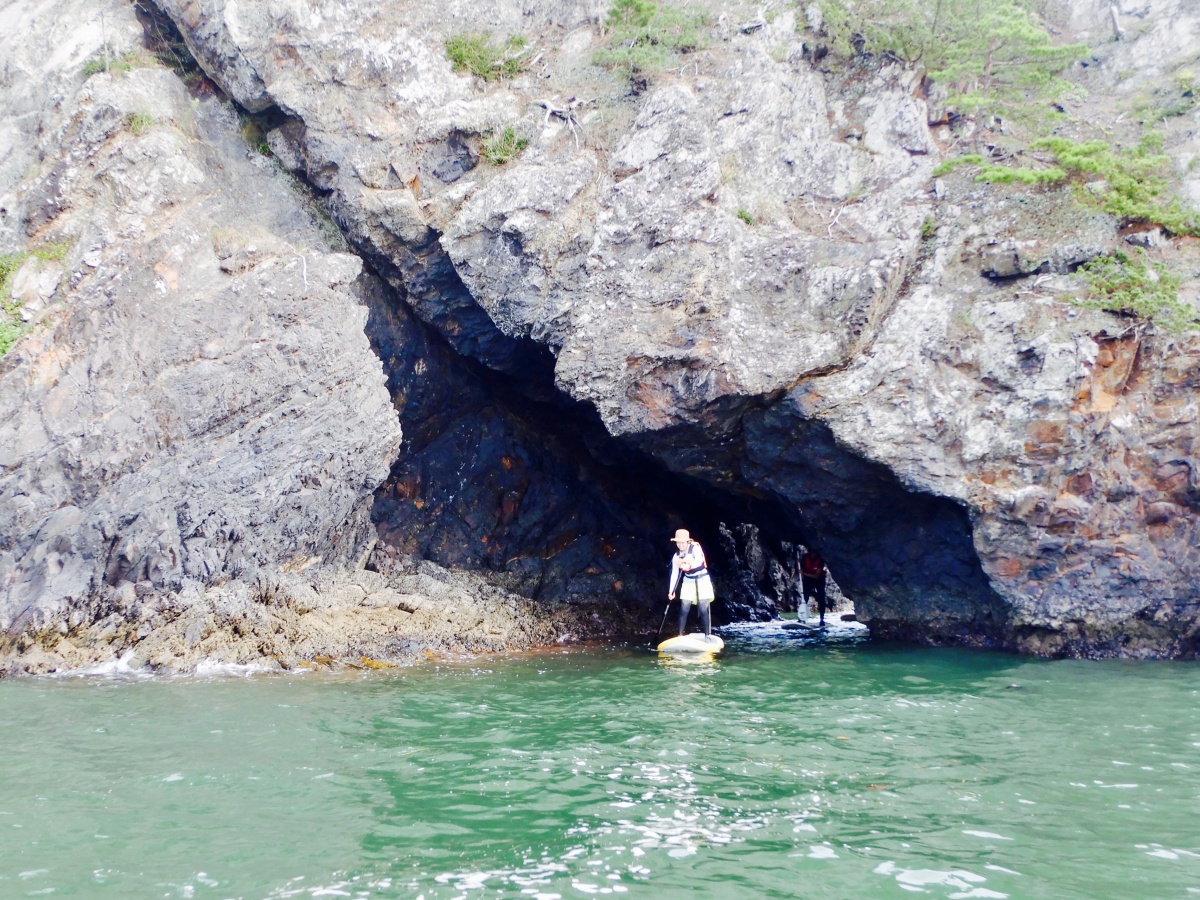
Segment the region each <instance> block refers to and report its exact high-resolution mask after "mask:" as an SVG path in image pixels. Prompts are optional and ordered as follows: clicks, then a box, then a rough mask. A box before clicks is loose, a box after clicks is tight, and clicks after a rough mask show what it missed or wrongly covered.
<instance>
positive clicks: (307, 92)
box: [164, 0, 1200, 655]
mask: <svg viewBox="0 0 1200 900" xmlns="http://www.w3.org/2000/svg"><path fill="white" fill-rule="evenodd" d="M1102 5H1103V4H1101V5H1097V8H1096V9H1092V8H1091V7H1087V8H1084V7H1085V6H1086V4H1076V5H1075V6H1077V7H1078V8H1075V6H1072V7H1070V8H1066V7H1064V9H1063V10H1061V11H1060V14H1061V16H1062V18H1063V21H1066V22H1069V23H1071V24H1072V27H1075V28H1078V29H1085V30H1086V28H1092V29H1093V30H1095V29H1097V28H1100V27H1101V24H1099V20H1098V19H1097V17H1098V16H1100V15H1101V13H1102V12H1106V11H1103V10H1100V8H1099V6H1102ZM164 7H165V9H166V10H167V11H168V12H169V13H170V14H171V15H172V17H173V18H174V19H175V21H176V22H177V23H178V24H179V25H180V27H181V28H182V30H183V32H184V34H185V35H186V36H187V38H188V40H189V42H190V44H191V46H192V47H193V49H194V50H195V51H196V54H197V56H198V58H199V59H200V60H201V62H202V63H203V64H204V65H205V67H206V68H207V69H208V70H209V71H210V73H211V74H212V75H213V77H214V78H216V79H217V80H218V81H219V82H220V83H221V84H222V85H223V86H225V87H226V88H227V89H228V90H229V92H230V93H231V95H232V96H233V97H234V98H235V99H236V100H238V102H240V103H241V104H243V105H244V106H245V107H246V108H248V109H266V108H269V107H277V108H278V109H280V110H282V111H283V113H285V114H286V115H287V116H288V117H290V122H289V123H288V125H286V126H285V127H284V128H282V129H280V130H279V131H277V132H276V133H274V134H273V135H272V138H271V141H272V146H273V147H278V148H279V150H278V152H279V153H280V157H281V159H283V160H284V162H285V164H287V165H290V166H291V167H293V168H294V169H296V170H297V171H298V172H300V173H301V174H303V175H304V177H306V178H307V179H309V180H310V181H311V182H312V183H314V184H316V185H318V186H319V187H320V188H321V189H322V190H325V191H328V192H329V202H330V205H331V208H332V209H333V210H334V211H335V215H336V217H337V219H338V221H339V223H341V224H342V225H343V226H344V228H345V230H346V233H347V234H348V235H349V236H350V239H351V241H352V243H353V244H354V245H355V246H356V247H357V248H359V249H360V251H362V252H363V253H364V254H366V255H367V256H368V258H370V259H372V260H373V261H374V262H375V264H376V265H377V267H378V268H379V270H380V271H381V272H382V273H383V274H384V276H385V277H386V278H387V279H388V281H389V282H391V284H392V285H393V287H394V288H396V289H397V290H399V291H402V292H405V293H406V295H407V296H408V297H409V302H410V303H411V305H412V308H413V309H414V310H415V311H416V313H417V315H418V316H420V317H421V318H422V319H423V320H424V321H426V322H428V323H430V324H431V325H433V326H434V327H435V328H437V329H438V330H439V331H440V332H441V333H442V334H443V335H444V336H445V337H446V339H447V341H448V342H449V343H450V344H451V345H452V346H453V347H455V349H457V350H458V351H460V352H462V353H465V354H466V355H468V356H471V357H473V358H475V359H476V360H478V361H479V362H480V363H482V364H483V365H485V366H488V367H491V368H493V369H495V370H497V371H499V372H504V373H507V374H508V375H510V376H512V377H514V378H515V379H516V380H518V381H520V380H524V381H526V382H527V384H529V385H538V384H543V385H544V378H545V364H546V360H545V358H544V357H538V355H537V354H536V353H533V352H531V351H530V349H529V345H530V344H531V343H534V344H537V345H539V346H541V347H543V348H545V349H546V350H548V351H549V353H550V354H551V355H552V365H553V379H554V383H555V385H556V386H557V387H558V388H559V389H560V390H561V391H562V392H563V393H564V394H566V395H567V396H569V397H570V398H572V399H574V400H577V401H583V402H585V403H587V404H589V405H590V406H591V407H593V408H594V409H595V410H596V412H597V413H598V415H599V418H600V421H601V422H602V423H603V425H604V426H605V428H606V429H607V431H608V433H609V434H611V435H613V436H615V437H617V438H619V439H620V440H621V441H622V442H623V443H624V444H625V445H626V446H629V447H633V448H636V449H638V450H640V451H642V452H644V453H646V454H649V455H650V456H652V457H654V458H657V459H658V460H659V461H660V464H661V465H662V466H663V467H664V468H665V469H667V470H669V471H670V472H672V473H674V474H676V475H678V476H679V477H681V478H682V479H684V480H683V482H682V483H684V484H688V485H691V486H693V487H694V489H695V490H696V491H698V492H704V491H710V492H711V493H712V494H713V495H714V496H724V497H729V498H737V497H740V498H743V499H747V500H753V501H754V502H756V503H759V504H760V509H770V510H771V514H770V516H769V518H770V519H771V521H772V526H771V528H772V529H773V533H775V534H777V535H782V536H787V537H790V538H795V539H804V540H807V541H809V542H812V543H815V544H817V545H819V546H821V547H822V548H823V549H824V550H825V551H826V555H827V557H828V559H829V561H830V565H831V568H832V569H833V572H834V574H835V576H836V577H838V578H839V580H840V581H841V582H842V583H843V584H844V585H845V586H846V588H847V592H848V593H850V594H851V595H852V596H854V599H855V600H856V601H857V602H858V603H859V608H860V611H861V613H862V615H863V618H864V619H865V620H867V621H869V622H871V623H872V624H873V626H874V627H875V629H876V631H877V633H885V634H896V635H902V636H905V637H911V638H917V639H921V640H928V641H935V642H942V641H944V642H959V643H982V644H994V645H1002V646H1010V647H1017V648H1022V649H1028V650H1032V651H1035V652H1041V653H1051V654H1075V653H1078V654H1087V655H1109V654H1133V655H1156V654H1168V655H1171V654H1190V653H1192V652H1194V647H1193V644H1192V638H1191V635H1192V634H1193V629H1194V625H1195V616H1194V611H1195V608H1196V606H1195V604H1196V600H1197V596H1196V588H1195V584H1196V575H1197V569H1198V567H1200V557H1198V555H1197V554H1198V551H1197V549H1196V547H1197V541H1196V537H1197V533H1196V528H1197V514H1196V513H1197V507H1196V496H1197V490H1198V482H1197V478H1198V475H1197V467H1198V463H1197V461H1196V457H1195V448H1194V446H1193V441H1194V439H1195V433H1196V415H1197V398H1196V379H1197V367H1198V365H1200V358H1198V356H1197V346H1196V343H1195V342H1194V340H1192V339H1173V338H1169V337H1165V336H1163V335H1161V334H1155V333H1154V331H1153V329H1150V330H1147V329H1145V328H1137V329H1131V328H1129V327H1128V325H1127V323H1124V322H1122V321H1120V320H1117V319H1114V318H1112V317H1109V316H1106V315H1104V314H1100V313H1093V312H1081V311H1079V310H1078V309H1076V308H1072V306H1071V305H1070V304H1069V302H1067V301H1069V299H1070V296H1071V292H1072V291H1073V290H1077V288H1076V287H1075V286H1074V284H1075V283H1074V282H1072V281H1071V280H1070V279H1069V278H1068V277H1067V276H1068V275H1069V273H1070V272H1071V271H1072V270H1073V268H1074V267H1075V266H1077V265H1079V264H1080V263H1081V262H1083V261H1086V260H1088V259H1091V258H1093V257H1094V256H1096V255H1097V254H1099V253H1102V252H1105V251H1106V250H1109V249H1111V248H1112V247H1113V246H1114V245H1115V244H1116V242H1117V241H1118V240H1119V236H1118V234H1117V231H1116V227H1115V225H1116V223H1115V222H1113V221H1112V220H1111V219H1109V218H1107V217H1105V216H1104V215H1102V214H1099V213H1085V212H1081V209H1080V207H1078V206H1077V205H1075V204H1073V203H1072V201H1071V198H1070V195H1069V193H1068V192H1066V191H1055V190H1042V191H1040V192H1025V193H1024V194H1022V193H1021V192H1020V191H1015V192H1012V193H1010V194H1008V195H1005V194H1003V193H1000V192H996V191H987V190H984V189H982V188H979V187H976V186H974V185H973V184H971V183H970V182H969V180H968V179H965V178H954V177H951V178H945V179H933V178H932V177H931V172H932V169H933V166H934V165H935V163H936V162H938V161H939V160H940V159H941V158H942V156H943V154H944V152H945V150H946V145H945V144H944V143H943V140H944V138H945V133H944V128H943V129H942V131H939V130H938V128H939V127H941V126H932V127H931V126H930V124H929V121H930V119H931V118H935V119H936V118H937V116H931V115H930V114H929V110H928V109H927V106H926V103H925V100H924V98H923V94H922V88H921V84H920V82H919V79H918V78H917V76H915V75H914V74H912V73H909V72H906V71H904V70H903V69H901V68H900V67H896V66H891V67H887V66H885V67H883V68H882V69H880V68H878V67H875V68H873V69H869V68H865V69H862V70H861V71H858V72H856V73H851V74H847V73H845V72H834V71H822V70H821V67H820V66H819V65H817V64H814V62H813V60H814V59H817V58H818V57H819V55H820V54H819V53H815V52H814V48H813V47H812V46H811V45H808V44H806V43H805V41H804V40H803V36H802V35H799V34H798V33H797V29H796V22H795V20H794V18H793V17H792V14H791V13H784V14H781V15H780V16H778V17H777V18H775V19H774V20H773V21H771V22H766V21H761V20H756V21H755V22H754V23H752V25H751V26H748V27H744V28H743V27H742V25H743V24H744V23H742V22H741V21H740V20H739V19H738V17H737V15H736V11H733V12H731V13H730V14H729V15H728V16H725V17H724V18H722V19H721V20H720V21H719V22H718V23H717V24H715V25H714V26H713V30H712V33H713V35H715V36H717V38H719V39H715V40H713V41H712V42H711V43H709V44H708V45H707V46H705V47H704V48H702V49H701V50H698V51H697V52H695V53H694V54H691V55H689V56H688V57H687V64H686V65H683V66H682V67H681V68H680V69H679V70H678V71H677V72H674V73H672V75H671V76H670V77H649V78H647V79H644V80H641V81H640V82H639V81H637V80H635V81H634V82H633V83H632V85H631V86H630V85H624V84H622V85H621V86H620V87H619V88H618V87H614V85H615V84H616V83H617V82H618V81H620V79H612V80H609V81H604V78H603V76H600V75H598V74H597V71H598V70H596V69H593V68H589V67H588V66H587V65H586V62H581V61H586V60H587V59H588V58H590V55H591V53H592V52H593V51H594V50H595V49H596V48H597V47H598V46H599V45H600V43H601V42H602V41H603V39H604V36H603V33H602V29H601V28H600V27H599V26H598V22H597V19H596V18H595V17H596V16H597V11H596V10H594V9H592V8H591V7H587V6H583V5H574V4H569V3H535V4H533V5H532V6H530V5H529V4H524V5H522V6H519V7H518V6H516V5H511V4H506V3H494V4H478V3H465V2H464V3H450V4H442V5H439V6H437V7H436V8H434V7H429V6H428V5H425V4H416V3H410V4H400V5H389V6H388V7H386V8H381V7H378V6H376V5H367V4H353V3H351V4H343V5H341V6H340V7H339V8H338V10H337V12H336V14H335V18H336V22H334V21H332V20H330V19H329V13H328V12H327V11H321V12H318V11H317V10H316V8H315V7H309V6H308V5H306V4H303V3H293V4H287V3H265V2H263V3H254V2H251V3H239V4H238V5H237V6H236V7H234V6H231V5H224V4H221V3H219V2H203V0H200V2H190V3H183V2H174V0H167V2H166V3H165V4H164ZM747 17H748V18H753V16H752V15H751V12H750V11H747ZM1188 23H1191V19H1187V20H1186V22H1185V23H1184V25H1186V27H1187V28H1193V25H1194V23H1191V24H1188ZM1159 31H1160V30H1153V29H1151V30H1147V29H1141V30H1139V32H1138V35H1137V39H1138V40H1139V41H1143V40H1144V41H1147V42H1151V43H1144V44H1138V45H1137V46H1138V47H1140V50H1138V51H1136V52H1142V53H1145V52H1154V51H1153V50H1152V49H1151V48H1152V42H1153V41H1155V40H1159V41H1160V44H1158V45H1154V46H1158V47H1159V49H1160V50H1162V51H1163V52H1168V53H1169V52H1170V47H1168V46H1167V44H1168V43H1170V42H1166V43H1163V41H1166V38H1164V37H1163V35H1162V34H1160V33H1159ZM485 32H487V33H492V34H495V35H499V36H501V37H503V36H507V35H520V36H523V37H524V38H526V39H527V41H528V42H529V45H530V46H532V47H533V48H534V52H535V53H536V54H537V65H536V66H535V67H534V68H533V69H532V70H531V71H529V72H527V73H526V74H524V75H522V76H520V77H518V78H516V79H515V80H512V81H506V82H499V83H489V82H484V81H482V80H480V79H477V78H473V77H472V76H470V75H469V74H464V73H455V72H453V71H452V69H451V66H450V63H449V61H448V60H447V58H446V55H445V52H444V42H445V39H446V38H447V37H449V36H450V35H452V34H459V33H485ZM1156 35H1157V37H1156ZM1160 39H1161V40H1160ZM1172 40H1173V38H1172ZM1170 46H1174V44H1173V43H1172V44H1171V45H1170ZM1107 52H1108V51H1107V50H1105V51H1103V53H1101V52H1099V51H1098V56H1097V57H1096V60H1097V62H1095V63H1094V67H1095V66H1099V67H1100V68H1101V69H1103V68H1104V66H1112V65H1116V64H1117V62H1119V60H1118V59H1117V57H1118V56H1119V57H1120V58H1122V59H1123V58H1124V56H1122V55H1121V54H1124V55H1128V54H1129V53H1133V52H1135V51H1134V50H1130V49H1125V48H1124V46H1122V48H1121V49H1119V50H1118V51H1117V52H1116V55H1112V54H1110V55H1109V56H1104V54H1105V53H1107ZM1110 74H1111V73H1110ZM1097 77H1100V76H1097ZM589 79H590V80H589ZM509 126H512V127H514V128H515V129H517V130H518V131H519V132H520V133H521V134H524V135H525V136H527V137H528V138H529V146H528V147H527V148H525V149H524V150H523V152H521V153H520V154H519V155H518V156H516V157H515V158H514V159H513V160H511V161H509V162H507V163H506V164H505V165H504V166H497V165H492V164H490V163H487V162H486V161H485V160H483V159H482V158H481V155H480V154H481V152H482V148H483V143H484V141H485V139H486V136H487V135H488V134H489V133H493V134H494V133H495V132H496V131H497V130H498V129H502V128H505V127H509ZM1185 149H1186V148H1185ZM1172 152H1179V147H1178V146H1175V147H1173V148H1172ZM923 226H924V227H923ZM450 273H452V275H451V274H450ZM480 311H482V312H483V313H485V314H486V317H485V318H481V317H480V316H479V312H480ZM394 493H395V491H393V494H394ZM397 509H398V507H397Z"/></svg>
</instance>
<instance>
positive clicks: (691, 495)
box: [367, 282, 1003, 646]
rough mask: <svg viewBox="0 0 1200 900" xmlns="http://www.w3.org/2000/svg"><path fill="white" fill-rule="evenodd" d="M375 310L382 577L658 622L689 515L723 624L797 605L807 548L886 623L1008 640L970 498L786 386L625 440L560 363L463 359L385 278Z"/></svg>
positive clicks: (893, 627)
mask: <svg viewBox="0 0 1200 900" xmlns="http://www.w3.org/2000/svg"><path fill="white" fill-rule="evenodd" d="M368 309H369V316H368V323H367V334H368V337H369V338H370V340H371V344H372V347H373V348H374V350H375V352H376V354H377V355H378V356H379V358H380V359H381V361H383V364H384V371H385V374H386V375H387V378H388V385H389V389H390V391H391V393H392V396H393V399H394V403H395V406H396V409H397V410H398V412H399V414H400V419H401V426H402V428H403V431H404V443H403V446H402V448H401V451H400V454H399V456H398V458H397V459H396V461H395V463H394V464H393V466H392V470H391V473H390V475H389V476H388V478H387V480H386V481H385V482H384V484H383V485H382V486H381V487H380V488H379V490H378V491H377V492H376V495H375V501H374V505H373V509H372V518H373V520H374V522H375V525H376V528H377V531H378V534H379V537H380V544H379V548H378V549H377V552H376V554H375V558H374V561H373V564H374V565H376V566H377V567H379V568H380V569H381V571H383V570H386V569H387V567H388V565H389V554H390V555H391V558H392V559H401V558H423V559H430V560H433V561H434V562H437V563H439V564H441V565H444V566H447V567H449V568H461V569H466V570H471V571H475V572H479V573H481V574H484V575H485V576H486V577H487V578H488V579H489V580H491V581H493V582H494V583H496V584H499V585H500V586H502V587H505V588H507V589H509V590H512V591H513V592H515V593H517V594H521V595H523V596H526V597H529V598H531V599H534V600H546V601H566V602H573V603H611V604H616V605H617V606H618V607H620V608H621V609H622V610H624V611H625V613H627V614H628V615H627V616H626V618H625V619H624V620H623V621H629V620H630V619H632V620H635V621H636V622H638V623H650V624H651V627H653V626H657V625H658V621H659V618H660V617H661V615H662V609H663V601H664V599H665V597H666V589H667V580H668V572H669V568H670V557H671V554H672V553H673V552H674V547H673V545H672V543H671V537H672V535H673V534H674V532H675V529H677V528H686V529H688V530H689V531H690V532H691V533H692V535H693V536H695V538H696V539H697V540H698V541H699V542H700V543H701V545H702V546H703V547H704V549H705V552H706V554H707V557H708V560H709V562H710V564H711V566H712V572H713V580H714V585H715V587H716V589H717V594H718V602H717V603H716V604H715V605H714V608H713V609H714V624H716V625H724V624H730V623H734V622H746V621H765V620H769V619H773V618H775V617H777V615H778V613H779V612H780V611H781V610H788V609H795V608H796V607H797V606H798V605H799V604H800V603H801V602H802V601H801V600H800V596H801V590H800V579H799V574H798V571H797V566H796V561H797V557H798V552H799V550H798V548H799V547H800V546H801V545H803V546H808V547H814V548H816V549H817V550H818V551H819V552H820V553H821V554H822V556H824V557H825V559H826V561H827V565H828V567H829V572H830V575H831V580H832V581H833V582H835V583H836V585H837V586H840V588H841V591H837V590H836V589H835V590H831V591H830V594H831V597H833V598H835V599H836V598H837V597H838V594H840V593H841V592H844V596H845V597H846V598H847V599H848V600H849V601H850V602H851V603H852V604H853V606H854V610H855V613H856V614H857V615H858V617H859V618H860V619H861V620H862V621H863V622H864V624H867V625H868V626H869V627H870V628H871V630H872V634H873V635H875V636H878V637H887V638H897V639H903V640H918V641H921V642H925V643H943V642H944V643H979V644H982V645H985V646H993V645H997V643H998V640H999V639H998V633H999V631H998V625H999V624H1000V623H1001V622H1002V620H1003V612H1002V609H1003V607H1002V605H1001V603H1000V601H999V598H998V597H997V596H996V595H995V594H994V592H993V591H992V589H991V587H990V584H989V582H988V580H987V578H986V576H985V575H984V574H983V571H982V567H981V566H980V563H979V559H978V556H977V554H976V552H975V549H974V545H973V540H972V529H971V523H970V519H969V516H968V514H967V511H966V509H965V508H963V507H962V506H960V505H959V504H957V503H956V502H955V501H953V500H951V499H948V498H944V497H937V496H934V495H932V494H927V493H922V492H920V491H917V490H914V489H912V488H910V487H909V486H907V485H905V484H903V483H901V481H900V480H899V479H898V478H897V477H896V475H895V474H894V473H892V472H891V471H890V470H889V469H887V468H886V467H885V466H883V465H881V464H879V463H875V462H873V461H870V460H867V459H865V458H863V457H862V456H860V455H858V454H857V453H855V452H854V451H852V450H850V449H848V448H846V447H844V446H843V445H841V444H840V443H839V442H838V441H837V440H836V438H835V437H834V435H833V433H832V431H831V430H830V429H829V427H828V426H827V425H825V424H824V423H822V422H819V421H815V420H812V419H807V418H804V417H803V416H801V415H799V414H798V413H797V412H796V409H795V407H794V405H793V404H791V403H790V402H789V399H788V397H787V396H786V395H775V396H771V397H754V398H736V399H733V400H730V401H728V402H726V403H723V404H715V405H713V407H711V408H710V409H708V410H706V411H705V413H704V415H703V417H702V419H703V421H701V422H700V423H698V424H686V425H678V426H673V427H671V428H668V429H663V430H660V431H656V432H652V433H642V434H639V435H636V436H624V437H614V436H612V435H611V434H609V432H608V431H607V429H606V428H605V427H604V425H603V423H602V421H601V419H600V416H599V414H598V413H597V411H596V410H595V408H594V407H593V406H592V405H590V404H587V403H584V402H581V401H577V400H574V399H572V398H570V397H568V396H567V395H566V394H565V393H563V392H562V391H560V390H559V389H558V388H557V387H555V386H554V385H553V383H552V382H551V383H547V382H546V378H547V377H548V374H549V372H548V370H547V369H545V368H543V367H540V366H539V367H538V371H537V372H536V373H535V374H536V375H538V376H540V377H533V374H534V373H530V372H529V371H528V370H527V371H525V372H523V373H517V374H513V373H511V372H505V371H498V370H496V369H494V368H490V367H488V366H486V365H484V364H482V363H480V362H479V361H477V360H474V359H471V358H468V357H465V356H463V355H462V354H460V353H459V352H458V351H457V350H456V349H455V348H454V347H452V346H451V345H450V344H449V343H448V342H447V341H446V340H445V339H444V338H443V337H442V335H441V334H440V332H439V331H438V329H437V328H435V327H433V326H431V325H429V324H426V323H425V322H423V321H421V320H420V319H419V318H418V317H417V315H416V314H415V313H414V312H413V311H412V310H411V308H410V307H408V305H407V304H406V303H405V301H404V299H403V297H402V296H400V295H399V294H398V292H396V291H395V290H393V289H391V288H388V287H386V286H384V285H383V284H382V282H377V286H376V287H375V289H374V290H373V292H372V293H371V294H370V298H369V302H368ZM530 343H532V342H530ZM543 349H544V348H543ZM638 627H639V628H640V627H641V626H640V625H639V626H638Z"/></svg>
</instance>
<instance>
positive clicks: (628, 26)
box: [593, 0, 704, 74]
mask: <svg viewBox="0 0 1200 900" xmlns="http://www.w3.org/2000/svg"><path fill="white" fill-rule="evenodd" d="M604 24H605V27H606V28H607V29H608V41H607V43H606V45H605V46H604V47H603V48H601V49H600V50H597V51H596V54H595V56H594V57H593V59H594V61H595V62H596V64H597V65H600V66H604V67H605V68H609V69H618V70H621V71H624V72H626V73H630V74H631V73H634V72H657V71H661V70H663V69H666V68H669V67H670V66H671V64H672V63H673V61H674V60H675V59H676V58H677V57H678V56H679V55H682V54H685V53H690V52H692V51H693V50H696V49H698V48H699V47H700V43H701V41H700V28H701V26H703V24H704V15H703V13H697V12H691V11H689V10H686V9H678V8H676V7H673V6H668V5H665V4H658V3H650V2H648V0H616V2H614V3H613V5H612V6H611V7H610V8H609V10H608V15H607V17H606V18H605V20H604Z"/></svg>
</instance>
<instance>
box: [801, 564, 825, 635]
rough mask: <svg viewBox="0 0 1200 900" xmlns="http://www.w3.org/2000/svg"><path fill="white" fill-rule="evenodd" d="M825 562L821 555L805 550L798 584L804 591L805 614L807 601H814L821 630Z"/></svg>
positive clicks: (822, 625) (823, 622)
mask: <svg viewBox="0 0 1200 900" xmlns="http://www.w3.org/2000/svg"><path fill="white" fill-rule="evenodd" d="M826 572H827V570H826V568H825V560H824V559H822V558H821V554H820V553H818V552H817V551H816V550H811V549H807V548H806V549H805V550H804V553H803V555H802V556H801V557H800V584H801V586H802V587H803V589H804V607H805V614H806V616H807V612H808V601H809V600H810V599H815V600H816V601H817V614H818V615H819V616H820V617H821V620H820V622H819V624H820V626H821V627H822V628H824V627H825V610H826V600H825V574H826Z"/></svg>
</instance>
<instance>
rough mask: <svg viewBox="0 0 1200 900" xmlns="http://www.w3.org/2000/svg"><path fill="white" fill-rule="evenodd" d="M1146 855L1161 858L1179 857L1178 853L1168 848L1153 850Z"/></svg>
mask: <svg viewBox="0 0 1200 900" xmlns="http://www.w3.org/2000/svg"><path fill="white" fill-rule="evenodd" d="M1146 855H1147V856H1157V857H1158V858H1159V859H1179V854H1178V853H1175V852H1173V851H1171V850H1167V849H1166V848H1163V849H1161V850H1151V851H1149V852H1148V853H1147V854H1146Z"/></svg>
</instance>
